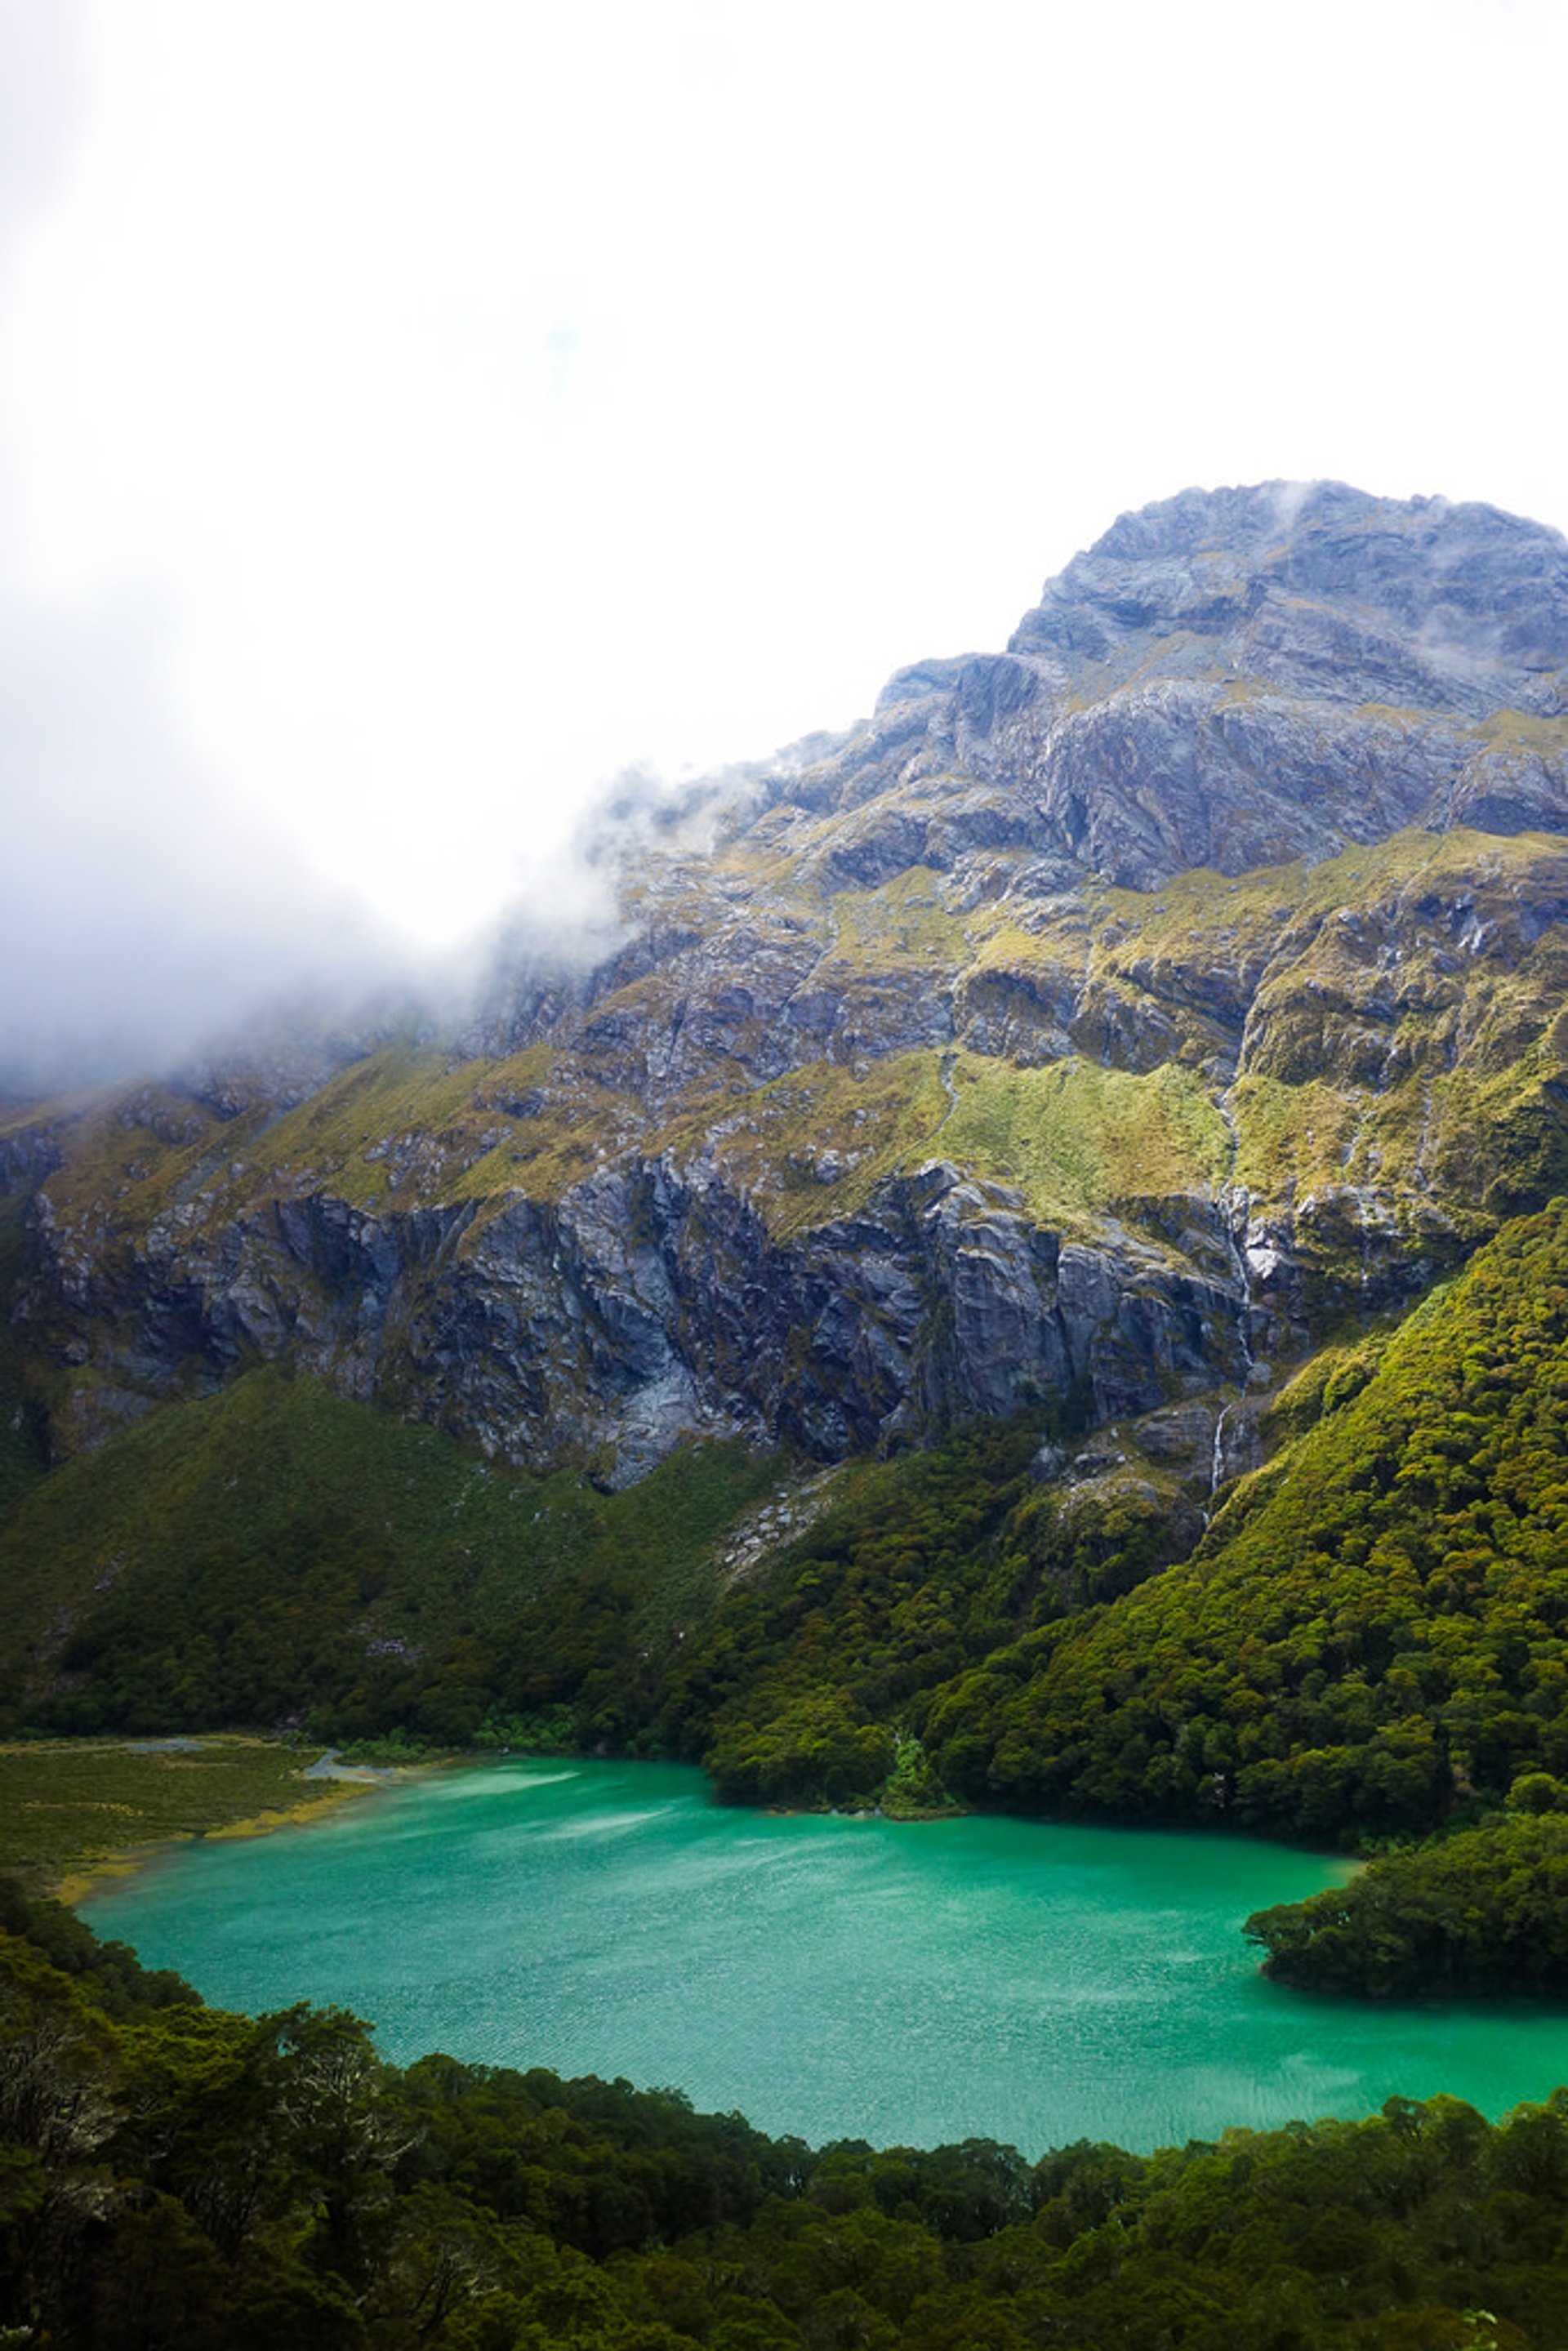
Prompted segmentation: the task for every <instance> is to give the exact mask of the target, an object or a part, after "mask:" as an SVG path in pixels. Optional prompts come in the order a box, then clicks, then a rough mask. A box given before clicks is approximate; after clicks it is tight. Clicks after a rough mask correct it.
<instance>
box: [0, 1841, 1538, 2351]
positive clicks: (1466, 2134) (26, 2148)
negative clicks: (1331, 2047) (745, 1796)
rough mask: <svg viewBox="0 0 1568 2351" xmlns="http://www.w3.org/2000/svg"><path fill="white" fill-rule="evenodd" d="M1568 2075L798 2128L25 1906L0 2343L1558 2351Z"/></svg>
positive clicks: (7, 1956)
mask: <svg viewBox="0 0 1568 2351" xmlns="http://www.w3.org/2000/svg"><path fill="white" fill-rule="evenodd" d="M1565 2210H1568V2095H1565V2094H1563V2093H1558V2094H1557V2095H1554V2096H1553V2097H1552V2099H1551V2100H1550V2101H1549V2102H1548V2103H1547V2104H1546V2105H1541V2106H1526V2107H1521V2109H1519V2111H1518V2112H1517V2113H1515V2114H1514V2115H1512V2116H1510V2117H1508V2118H1507V2119H1506V2120H1505V2121H1503V2122H1501V2123H1499V2124H1496V2125H1493V2124H1489V2123H1488V2122H1486V2121H1485V2120H1484V2119H1483V2118H1482V2117H1481V2116H1479V2115H1478V2114H1477V2113H1475V2112H1474V2110H1473V2109H1472V2108H1470V2107H1469V2106H1466V2105H1461V2104H1460V2103H1458V2101H1457V2100H1454V2099H1450V2098H1437V2099H1433V2100H1430V2101H1428V2102H1427V2103H1426V2104H1424V2105H1416V2104H1412V2103H1407V2102H1406V2101H1403V2100H1396V2101H1393V2102H1391V2103H1390V2104H1389V2105H1388V2106H1386V2107H1385V2109H1384V2112H1383V2113H1382V2114H1381V2115H1380V2116H1374V2117H1373V2118H1371V2119H1370V2120H1368V2121H1365V2122H1361V2123H1325V2124H1320V2125H1317V2126H1313V2127H1311V2128H1308V2127H1306V2126H1291V2128H1289V2129H1286V2130H1282V2131H1270V2132H1248V2131H1231V2132H1228V2133H1227V2134H1226V2136H1225V2137H1224V2138H1223V2139H1222V2140H1221V2141H1220V2142H1218V2144H1215V2145H1209V2144H1197V2143H1195V2144H1193V2145H1190V2146H1188V2147H1186V2148H1182V2149H1172V2150H1168V2151H1166V2152H1165V2153H1163V2154H1159V2155H1155V2156H1152V2157H1147V2158H1144V2157H1136V2156H1132V2155H1128V2154H1125V2153H1124V2152H1123V2151H1122V2150H1120V2149H1118V2148H1116V2147H1107V2146H1100V2145H1091V2144H1087V2143H1084V2144H1080V2145H1078V2146H1074V2147H1066V2148H1063V2149H1061V2150H1060V2151H1058V2152H1055V2153H1052V2154H1049V2155H1047V2156H1046V2157H1044V2158H1042V2159H1041V2160H1040V2162H1038V2163H1030V2162H1029V2161H1026V2160H1025V2159H1024V2158H1022V2157H1020V2156H1019V2155H1018V2154H1017V2153H1016V2152H1015V2151H1014V2150H1013V2149H1011V2148H1009V2147H998V2146H996V2145H994V2144H992V2143H991V2142H989V2141H984V2140H978V2141H975V2140H971V2141H967V2142H966V2143H964V2144H962V2145H960V2146H956V2147H941V2148H937V2149H936V2150H934V2151H930V2152H916V2151H914V2150H910V2149H904V2148H890V2149H886V2150H883V2151H881V2152H876V2151H873V2149H872V2148H871V2147H867V2146H865V2145H864V2144H862V2143H861V2142H859V2141H851V2142H847V2143H841V2144H838V2145H835V2146H831V2147H825V2148H822V2149H812V2148H810V2147H807V2146H805V2145H804V2144H803V2143H801V2142H800V2141H799V2140H793V2139H782V2140H778V2139H768V2138H767V2137H764V2136H763V2135H762V2134H761V2133H759V2132H758V2131H755V2130H753V2129H752V2128H751V2127H750V2126H749V2125H747V2123H746V2122H744V2121H743V2120H742V2119H741V2118H740V2117H739V2116H734V2115H730V2116H703V2115H697V2114H694V2113H693V2112H692V2110H691V2108H690V2107H689V2105H687V2103H686V2102H685V2100H684V2099H683V2098H682V2097H680V2096H679V2095H676V2094H675V2093H674V2092H667V2091H666V2092H652V2093H639V2092H636V2091H633V2090H632V2089H631V2088H630V2087H629V2086H628V2085H626V2084H625V2083H609V2084H607V2083H603V2082H599V2081H593V2080H584V2081H577V2082H564V2081H561V2080H559V2079H558V2078H557V2077H556V2076H554V2075H552V2074H547V2073H542V2072H530V2073H528V2074H517V2073H510V2072H506V2071H500V2070H492V2069H489V2068H487V2067H484V2066H470V2065H460V2064H455V2062H454V2061H453V2060H451V2059H449V2058H445V2057H440V2056H431V2057H426V2058H423V2059H422V2060H421V2061H420V2062H419V2063H418V2064H415V2065H413V2066H412V2067H410V2068H409V2069H407V2071H405V2072H401V2073H400V2072H398V2071H396V2070H394V2069H393V2068H392V2067H390V2066H387V2065H385V2064H382V2063H381V2062H380V2061H379V2060H378V2058H377V2057H376V2055H375V2053H374V2052H373V2050H372V2048H371V2043H370V2041H369V2038H368V2035H367V2033H366V2031H365V2028H364V2027H363V2026H362V2025H361V2024H360V2023H359V2022H356V2021H355V2020H354V2019H353V2018H352V2017H350V2016H348V2015H346V2014H344V2013H343V2012H342V2011H332V2010H328V2011H312V2010H310V2009H308V2008H295V2009H290V2010H287V2011H284V2012H283V2013H281V2014H278V2015H274V2016H267V2017H262V2018H259V2019H253V2018H248V2017H241V2016H232V2015H225V2014H223V2013H221V2012H218V2011H214V2010H210V2009H207V2008H205V2007H204V2006H202V2005H201V2003H200V2002H199V2001H196V1999H195V1997H194V1995H193V1994H192V1993H191V1992H190V1991H188V1990H187V1988H186V1987H185V1986H183V1984H182V1983H181V1982H180V1981H179V1980H178V1979H177V1978H175V1977H172V1976H169V1975H156V1976H154V1975H149V1974H147V1973H145V1972H144V1971H143V1970H141V1968H139V1967H138V1965H137V1963H136V1961H135V1960H134V1959H133V1958H132V1957H131V1954H130V1953H129V1952H127V1951H125V1950H124V1949H122V1948H120V1947H118V1946H115V1945H112V1944H109V1945H102V1944H99V1943H97V1942H95V1940H94V1939H93V1938H92V1937H91V1936H90V1935H89V1932H88V1930H87V1929H86V1928H84V1927H83V1926H82V1925H81V1924H80V1922H79V1921H78V1920H77V1919H76V1918H75V1917H73V1916H72V1915H71V1914H70V1913H69V1912H68V1911H64V1910H61V1909H59V1908H57V1907H55V1906H52V1905H48V1904H40V1903H32V1902H28V1901H27V1900H26V1899H25V1898H24V1897H23V1896H21V1895H20V1894H19V1893H17V1892H16V1889H15V1888H5V1890H4V1891H3V1892H0V2341H3V2342H5V2344H7V2345H8V2346H16V2351H20V2346H23V2345H28V2346H39V2351H43V2346H52V2351H76V2346H82V2351H86V2346H91V2351H165V2346H166V2351H276V2346H277V2345H279V2344H283V2343H287V2344H288V2345H290V2346H298V2351H339V2346H343V2347H344V2351H358V2346H365V2351H414V2346H431V2351H600V2346H603V2351H686V2346H705V2351H786V2346H806V2351H850V2346H870V2351H970V2346H976V2351H980V2346H988V2351H1025V2346H1039V2345H1042V2344H1050V2345H1051V2346H1064V2351H1103V2346H1106V2345H1109V2344H1112V2343H1114V2344H1116V2345H1118V2346H1126V2351H1341V2347H1342V2346H1343V2351H1374V2346H1378V2347H1379V2351H1382V2347H1383V2346H1396V2351H1460V2346H1467V2351H1482V2346H1493V2347H1494V2351H1530V2346H1533V2351H1557V2346H1568V2295H1565V2294H1564V2291H1563V2275H1564V2270H1563V2259H1564V2245H1563V2234H1564V2212H1565Z"/></svg>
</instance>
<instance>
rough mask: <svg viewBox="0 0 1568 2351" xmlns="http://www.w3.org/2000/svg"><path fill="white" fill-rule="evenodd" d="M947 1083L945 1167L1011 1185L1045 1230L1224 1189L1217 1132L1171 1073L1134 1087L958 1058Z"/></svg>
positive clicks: (1056, 1070)
mask: <svg viewBox="0 0 1568 2351" xmlns="http://www.w3.org/2000/svg"><path fill="white" fill-rule="evenodd" d="M953 1079H954V1083H955V1086H956V1092H957V1102H956V1108H955V1109H954V1112H953V1114H952V1117H951V1118H950V1119H949V1120H948V1122H947V1123H946V1127H945V1128H944V1129H943V1133H942V1152H943V1155H944V1157H947V1158H952V1159H954V1160H956V1162H957V1163H958V1164H959V1165H961V1166H968V1167H972V1168H974V1170H975V1171H976V1173H977V1174H978V1175H987V1176H990V1177H993V1178H995V1179H996V1180H998V1181H999V1182H1003V1183H1009V1184H1014V1185H1016V1186H1018V1187H1019V1190H1021V1192H1022V1193H1023V1195H1024V1200H1025V1204H1026V1206H1027V1207H1028V1208H1029V1210H1030V1214H1031V1215H1033V1216H1034V1217H1037V1218H1039V1219H1040V1222H1042V1223H1046V1224H1051V1225H1055V1226H1059V1227H1060V1228H1062V1229H1064V1230H1068V1231H1079V1230H1083V1229H1087V1228H1090V1227H1091V1226H1092V1224H1093V1223H1094V1221H1095V1219H1096V1218H1097V1217H1100V1216H1102V1215H1103V1214H1105V1213H1107V1212H1110V1211H1114V1210H1115V1209H1117V1208H1121V1207H1131V1206H1132V1205H1133V1204H1134V1203H1135V1202H1138V1201H1140V1200H1144V1199H1159V1198H1165V1197H1168V1196H1172V1195H1175V1194H1179V1193H1185V1192H1193V1191H1197V1190H1201V1189H1202V1188H1204V1187H1206V1186H1210V1185H1213V1184H1216V1183H1218V1182H1220V1181H1222V1180H1223V1179H1224V1175H1225V1173H1226V1169H1227V1165H1228V1158H1229V1151H1230V1141H1229V1136H1228V1134H1227V1131H1226V1128H1225V1125H1224V1122H1223V1121H1222V1120H1221V1118H1220V1117H1219V1114H1218V1112H1217V1111H1216V1110H1215V1108H1214V1105H1213V1103H1212V1102H1210V1101H1209V1099H1208V1098H1207V1095H1206V1094H1205V1092H1204V1091H1203V1089H1202V1088H1201V1086H1200V1085H1199V1084H1198V1083H1197V1080H1196V1079H1194V1078H1193V1077H1192V1076H1191V1075H1190V1074H1189V1073H1188V1072H1187V1071H1183V1070H1179V1069H1177V1068H1175V1067H1174V1066H1169V1065H1167V1066H1166V1068H1164V1069H1161V1070H1157V1071H1155V1072H1154V1073H1153V1074H1152V1075H1151V1076H1148V1077H1136V1076H1134V1075H1133V1074H1132V1073H1131V1072H1129V1071H1124V1070H1106V1069H1102V1068H1100V1067H1099V1066H1098V1065H1097V1064H1095V1063H1093V1062H1092V1061H1081V1060H1076V1059H1075V1060H1072V1061H1055V1062H1051V1063H1050V1064H1049V1065H1048V1066H1047V1067H1046V1068H1044V1069H1040V1070H1019V1069H1014V1068H1013V1067H1011V1065H1010V1064H1008V1063H1006V1062H998V1061H988V1060H984V1059H982V1058H981V1057H980V1056H979V1055H977V1054H960V1055H957V1056H956V1058H955V1062H954V1069H953Z"/></svg>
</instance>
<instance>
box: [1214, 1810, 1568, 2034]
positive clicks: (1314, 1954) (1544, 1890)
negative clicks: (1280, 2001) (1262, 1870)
mask: <svg viewBox="0 0 1568 2351" xmlns="http://www.w3.org/2000/svg"><path fill="white" fill-rule="evenodd" d="M1563 1794H1564V1792H1563V1790H1562V1789H1561V1788H1560V1786H1559V1783H1558V1782H1555V1781H1552V1780H1550V1779H1548V1778H1547V1776H1546V1775H1545V1773H1543V1772H1535V1773H1531V1774H1530V1775H1529V1776H1527V1777H1526V1778H1525V1779H1523V1780H1521V1782H1520V1783H1519V1788H1518V1791H1517V1795H1518V1799H1519V1801H1520V1802H1521V1804H1524V1805H1529V1804H1530V1803H1531V1802H1537V1803H1548V1804H1553V1805H1554V1804H1555V1802H1556V1801H1557V1800H1558V1799H1560V1798H1561V1797H1563ZM1247 1932H1248V1934H1249V1935H1250V1936H1251V1937H1252V1938H1254V1939H1255V1940H1256V1941H1257V1942H1260V1943H1261V1944H1262V1946H1263V1948H1264V1949H1265V1950H1266V1951H1267V1953H1268V1955H1269V1956H1268V1959H1266V1961H1265V1962H1264V1972H1265V1973H1266V1974H1268V1975H1270V1976H1274V1977H1276V1978H1277V1979H1278V1980H1279V1981H1280V1982H1281V1983H1288V1984H1296V1985H1299V1986H1301V1987H1302V1988H1303V1989H1306V1990H1310V1991H1338V1992H1356V1993H1360V1994H1362V1995H1364V1997H1366V1998H1368V1999H1373V2000H1410V1999H1420V1998H1423V1997H1426V1998H1435V1997H1443V1998H1449V1999H1452V1998H1457V1997H1460V1996H1466V1995H1474V1994H1476V1993H1478V1992H1543V1993H1549V1994H1551V1995H1552V1996H1553V1997H1554V1998H1556V1999H1558V2000H1561V1999H1562V1998H1563V1995H1564V1994H1565V1993H1568V1820H1565V1819H1563V1817H1562V1815H1561V1814H1560V1813H1555V1811H1552V1812H1548V1813H1545V1814H1544V1815H1540V1814H1531V1813H1529V1812H1528V1811H1525V1812H1521V1813H1520V1814H1517V1815H1516V1816H1514V1817H1512V1818H1509V1819H1502V1820H1493V1821H1488V1822H1486V1823H1484V1824H1483V1825H1482V1826H1480V1827H1479V1828H1473V1829H1465V1830H1461V1831H1460V1832H1459V1833H1458V1834H1457V1835H1454V1836H1450V1837H1437V1838H1434V1839H1432V1840H1431V1841H1430V1842H1429V1843H1427V1844H1422V1845H1417V1846H1415V1847H1413V1848H1411V1849H1410V1850H1408V1851H1405V1852H1396V1853H1390V1854H1380V1855H1375V1857H1374V1859H1373V1860H1371V1861H1370V1862H1368V1864H1367V1865H1366V1866H1365V1868H1364V1869H1361V1870H1358V1871H1357V1873H1356V1875H1355V1876H1354V1877H1353V1878H1352V1879H1351V1880H1350V1882H1349V1884H1348V1885H1345V1886H1331V1887H1329V1888H1328V1889H1327V1890H1326V1891H1325V1892H1323V1893H1322V1894H1314V1895H1312V1896H1309V1897H1308V1899H1307V1900H1306V1901H1304V1902H1287V1903H1281V1904H1279V1905H1278V1906H1277V1907H1275V1908H1274V1909H1271V1910H1260V1911H1259V1912H1258V1913H1257V1914H1256V1915H1255V1916H1254V1917H1251V1918H1249V1920H1248V1921H1247Z"/></svg>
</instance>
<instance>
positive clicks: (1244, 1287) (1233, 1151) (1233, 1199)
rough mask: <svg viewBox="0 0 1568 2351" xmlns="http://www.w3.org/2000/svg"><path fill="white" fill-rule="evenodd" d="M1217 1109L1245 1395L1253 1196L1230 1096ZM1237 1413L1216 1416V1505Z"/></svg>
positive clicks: (1222, 1203)
mask: <svg viewBox="0 0 1568 2351" xmlns="http://www.w3.org/2000/svg"><path fill="white" fill-rule="evenodd" d="M1214 1106H1215V1108H1216V1110H1217V1111H1218V1113H1219V1115H1220V1117H1221V1118H1222V1119H1223V1120H1224V1122H1225V1129H1226V1132H1227V1134H1228V1135H1229V1137H1230V1160H1229V1173H1228V1175H1227V1176H1226V1179H1225V1181H1224V1182H1223V1183H1222V1184H1221V1185H1220V1186H1219V1191H1218V1205H1219V1211H1220V1217H1221V1219H1222V1225H1223V1230H1224V1234H1225V1247H1226V1252H1227V1254H1228V1257H1229V1259H1230V1269H1231V1271H1232V1273H1233V1274H1234V1275H1235V1277H1236V1287H1237V1290H1238V1291H1239V1294H1240V1300H1241V1316H1240V1322H1239V1327H1238V1332H1237V1336H1238V1340H1239V1353H1240V1356H1241V1364H1242V1373H1241V1391H1242V1394H1243V1395H1245V1394H1246V1392H1247V1387H1248V1384H1249V1380H1250V1377H1251V1373H1252V1364H1253V1355H1252V1274H1251V1269H1250V1268H1249V1265H1248V1262H1247V1251H1246V1249H1245V1247H1244V1243H1245V1241H1246V1238H1247V1219H1248V1217H1249V1214H1250V1212H1251V1206H1252V1196H1251V1194H1250V1192H1249V1190H1248V1188H1247V1186H1246V1185H1245V1184H1238V1183H1237V1182H1236V1181H1235V1175H1236V1165H1237V1161H1238V1160H1239V1157H1240V1155H1241V1135H1240V1132H1239V1129H1238V1127H1237V1124H1236V1121H1235V1119H1234V1117H1233V1116H1232V1115H1231V1110H1230V1102H1229V1098H1228V1095H1226V1094H1220V1095H1218V1096H1217V1097H1216V1099H1215V1105H1214ZM1238 1236H1239V1238H1238ZM1233 1409H1234V1407H1233V1406H1232V1405H1228V1404H1222V1405H1220V1407H1219V1410H1218V1413H1217V1414H1216V1416H1215V1421H1214V1447H1213V1450H1212V1452H1211V1454H1210V1456H1209V1463H1208V1499H1209V1500H1210V1502H1212V1501H1213V1499H1214V1497H1215V1495H1216V1494H1217V1493H1218V1489H1219V1486H1220V1483H1221V1480H1222V1479H1223V1478H1224V1475H1225V1424H1226V1422H1227V1420H1228V1418H1229V1417H1230V1414H1231V1412H1232V1410H1233ZM1208 1517H1209V1513H1208V1511H1207V1510H1205V1511H1204V1514H1203V1522H1204V1524H1205V1526H1207V1524H1208Z"/></svg>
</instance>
